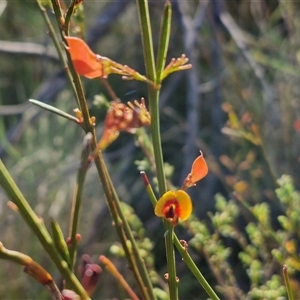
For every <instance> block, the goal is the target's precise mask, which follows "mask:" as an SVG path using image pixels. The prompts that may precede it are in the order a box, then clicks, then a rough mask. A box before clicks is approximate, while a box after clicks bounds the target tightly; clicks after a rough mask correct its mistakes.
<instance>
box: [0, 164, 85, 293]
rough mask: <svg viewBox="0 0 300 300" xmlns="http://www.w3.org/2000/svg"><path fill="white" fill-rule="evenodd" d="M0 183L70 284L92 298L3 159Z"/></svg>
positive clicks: (76, 290) (0, 165)
mask: <svg viewBox="0 0 300 300" xmlns="http://www.w3.org/2000/svg"><path fill="white" fill-rule="evenodd" d="M0 184H1V186H2V188H3V190H4V191H5V193H6V194H7V195H8V197H9V199H10V200H11V201H13V203H14V204H15V205H16V206H17V207H18V209H19V212H20V214H21V215H22V217H23V218H24V220H25V222H26V223H27V224H28V226H29V227H30V228H31V230H32V231H33V232H34V233H35V235H36V236H37V238H38V239H39V240H40V242H41V244H42V245H43V247H44V249H45V250H46V251H47V253H48V254H49V256H50V257H51V258H52V260H53V262H54V263H55V265H56V266H57V268H58V269H59V271H60V272H61V274H62V275H63V277H64V278H65V280H66V281H67V282H68V283H69V284H70V286H71V287H72V288H73V289H74V291H75V292H76V293H77V294H79V295H80V296H81V298H82V299H90V298H89V297H88V295H87V293H86V291H85V290H84V288H83V287H82V285H81V284H80V282H79V281H78V279H77V278H76V276H75V275H74V274H73V273H72V271H71V270H70V269H69V267H68V264H67V262H66V261H64V260H63V259H62V257H61V256H60V254H59V253H58V251H57V250H56V248H55V246H54V243H53V240H52V238H51V236H50V234H49V232H48V231H47V229H46V227H45V225H44V223H43V220H42V219H41V218H39V217H38V216H37V215H36V214H35V212H34V211H33V210H32V208H31V207H30V205H29V204H28V202H27V200H26V199H25V198H24V196H23V194H22V193H21V191H20V190H19V188H18V187H17V185H16V183H15V182H14V180H13V179H12V177H11V176H10V174H9V172H8V170H7V169H6V167H5V166H4V164H3V163H2V161H1V160H0Z"/></svg>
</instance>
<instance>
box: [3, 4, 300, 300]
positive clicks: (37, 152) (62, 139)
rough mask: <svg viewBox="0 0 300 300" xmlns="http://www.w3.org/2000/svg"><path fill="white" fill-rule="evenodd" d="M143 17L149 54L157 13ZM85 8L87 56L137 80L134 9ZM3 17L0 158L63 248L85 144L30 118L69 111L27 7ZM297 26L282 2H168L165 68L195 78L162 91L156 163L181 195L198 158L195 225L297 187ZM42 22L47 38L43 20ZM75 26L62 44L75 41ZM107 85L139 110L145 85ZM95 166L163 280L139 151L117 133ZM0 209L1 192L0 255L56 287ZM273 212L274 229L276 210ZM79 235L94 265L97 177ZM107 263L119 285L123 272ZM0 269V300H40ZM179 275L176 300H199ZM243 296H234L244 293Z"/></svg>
mask: <svg viewBox="0 0 300 300" xmlns="http://www.w3.org/2000/svg"><path fill="white" fill-rule="evenodd" d="M149 4H150V13H151V17H152V25H153V38H154V47H155V49H156V48H157V40H158V32H159V24H160V17H161V13H162V8H163V4H164V1H149ZM83 7H84V15H85V19H84V23H82V24H84V25H85V28H84V30H83V32H84V36H85V38H86V39H87V41H88V42H89V43H90V45H91V48H92V49H93V51H94V52H96V53H99V54H100V55H102V56H107V57H109V58H111V59H113V60H115V61H117V62H119V63H122V64H127V65H129V66H130V67H132V68H134V69H136V70H137V71H139V72H140V73H142V74H144V73H145V72H144V64H143V58H142V45H141V40H140V32H139V22H138V16H137V11H136V6H135V1H129V0H126V1H125V0H123V1H111V2H109V1H93V0H91V1H87V0H85V1H84V2H83ZM0 12H1V15H0V155H1V158H2V159H3V160H4V163H5V164H6V166H7V167H8V169H9V170H10V172H11V174H12V176H13V178H14V179H15V180H16V182H17V184H18V185H19V187H20V189H21V191H22V192H23V193H24V195H25V196H26V198H27V199H28V200H29V202H30V204H31V206H32V207H33V208H34V210H35V211H36V212H37V214H39V215H40V216H42V217H43V219H44V220H45V223H46V224H47V225H48V224H49V220H50V218H55V219H56V220H58V222H59V223H60V224H61V227H62V229H63V230H64V232H65V234H67V230H68V223H69V213H70V208H71V200H72V195H73V190H74V184H75V178H76V170H77V167H78V164H79V160H80V153H81V145H82V139H83V132H82V130H81V129H80V128H79V127H77V126H76V125H75V124H73V123H71V122H69V121H67V120H65V119H62V118H60V117H58V116H55V115H51V114H50V113H48V112H45V111H42V110H41V109H38V108H36V107H33V105H31V104H30V103H29V102H28V99H30V98H33V99H37V100H40V101H45V102H48V103H50V104H51V105H54V106H55V107H58V108H60V109H62V110H64V111H66V112H68V113H71V114H72V110H73V109H74V108H76V102H75V99H74V97H73V95H72V91H71V89H70V84H69V83H68V82H67V81H66V80H65V78H64V75H63V71H62V67H61V65H60V63H59V61H58V59H57V56H56V54H55V50H54V48H53V44H52V41H51V39H50V37H49V35H48V34H47V28H46V25H45V23H44V20H43V18H42V15H41V12H40V11H39V9H38V6H37V4H36V2H35V1H30V0H26V1H21V0H15V1H9V0H8V1H4V0H2V1H1V2H0ZM299 13H300V3H299V2H298V1H293V0H291V1H274V0H272V1H267V0H261V1H256V0H227V1H226V0H224V1H217V0H214V1H213V0H212V1H210V2H206V1H205V2H204V1H196V0H193V1H179V0H178V1H173V21H172V32H171V42H170V49H169V52H168V60H169V59H171V58H172V57H179V56H180V55H181V54H182V53H185V54H186V55H187V56H188V57H189V58H190V62H191V63H192V64H193V69H192V70H189V71H184V72H180V73H176V74H173V75H171V76H170V77H169V78H167V79H166V80H165V82H164V84H163V88H162V92H161V130H162V143H163V151H164V159H165V161H166V162H167V163H168V164H169V165H170V166H172V167H173V169H172V170H171V171H172V172H171V173H172V174H171V175H170V178H171V180H172V182H173V184H174V185H175V186H178V187H180V185H181V183H182V180H183V179H184V178H185V176H186V174H187V173H188V172H189V169H190V166H191V163H192V161H193V160H194V158H195V157H196V156H197V151H198V150H199V149H201V150H202V151H203V152H204V155H205V157H206V158H207V160H208V164H209V167H210V174H209V176H208V177H207V178H206V179H204V180H203V181H201V183H199V184H198V185H197V187H195V188H193V189H192V190H191V196H192V198H193V200H194V206H195V213H196V214H197V215H198V216H199V217H201V218H202V219H206V218H207V212H208V211H211V210H214V197H215V195H216V193H221V194H223V195H224V196H225V197H226V198H228V197H230V195H231V194H232V193H233V192H239V193H241V194H242V195H243V196H244V197H245V199H247V201H248V202H249V203H251V204H255V203H261V202H263V201H266V202H268V203H271V204H272V203H275V200H274V199H275V198H276V197H275V194H274V188H275V186H276V184H275V181H274V179H277V178H279V177H280V176H281V175H282V174H289V175H291V176H292V178H293V179H294V183H295V185H296V187H297V188H299V186H300V184H299V177H300V176H299V174H300V172H299V170H300V168H299V162H300V153H299V149H300V148H299V146H300V139H299V135H300V102H299V94H300V85H299V77H300V68H299V60H300V52H299V44H300V39H299V36H300V22H299ZM48 14H49V16H50V19H51V20H52V21H53V24H55V19H54V15H53V14H52V12H51V10H50V9H48ZM79 17H80V16H79ZM79 17H78V20H79ZM78 20H77V22H74V24H73V25H74V26H73V27H72V35H76V34H77V32H78V30H79V29H80V28H79V27H78V26H79V25H80V24H81V23H80V22H78ZM55 28H56V25H55ZM56 29H57V28H56ZM39 47H41V49H40V48H39ZM108 81H109V83H110V84H111V86H112V88H113V89H114V91H115V93H116V94H117V96H118V97H119V98H120V99H121V100H122V101H124V102H126V101H130V100H134V99H140V97H145V98H146V100H147V90H146V86H145V84H143V83H139V82H134V81H122V79H121V78H120V77H118V76H115V75H112V76H110V77H109V80H108ZM83 82H84V84H85V91H86V96H87V99H88V101H89V103H90V109H91V112H92V115H95V116H96V118H97V132H98V136H99V137H101V133H102V129H103V120H104V117H105V110H104V108H103V107H101V106H99V105H98V103H97V101H94V100H95V95H101V97H105V98H107V99H108V100H111V99H110V96H109V94H108V93H107V91H106V90H105V88H104V87H103V85H102V84H101V82H100V81H98V80H86V79H83ZM224 128H225V129H224ZM247 134H248V135H247ZM255 137H256V138H258V139H259V142H258V143H257V145H255V143H256V142H257V140H255ZM105 158H106V161H107V164H108V168H109V171H110V173H111V174H112V178H113V181H114V183H115V185H116V187H117V191H118V193H119V195H120V198H121V199H122V200H124V201H125V202H128V203H130V204H131V205H132V206H133V207H134V209H135V210H136V212H137V214H138V216H139V217H140V218H141V220H142V221H143V223H144V224H145V227H146V232H147V235H148V236H149V237H150V238H151V239H152V240H153V241H154V243H155V246H154V255H155V258H156V265H157V269H158V271H159V273H160V274H164V272H165V266H164V252H163V231H162V229H160V224H159V221H158V220H157V218H154V217H153V211H152V207H151V204H150V201H149V200H148V197H147V194H146V193H145V191H144V188H143V184H142V181H141V179H140V177H139V170H138V166H137V163H136V161H139V163H138V165H143V163H144V165H145V168H146V170H147V163H146V162H141V161H142V160H143V153H142V151H141V150H140V149H139V148H138V147H137V146H136V144H135V141H134V137H133V136H131V135H129V134H127V133H122V134H121V137H120V138H119V139H118V140H117V141H116V142H114V143H113V144H112V145H111V146H110V147H109V148H108V149H107V150H106V151H105ZM7 200H8V199H7V198H6V196H5V195H4V193H3V191H2V190H1V189H0V241H1V242H2V243H3V244H4V245H5V246H6V247H7V248H9V249H14V250H18V251H22V252H24V253H26V254H28V255H30V256H32V257H33V258H35V259H36V260H37V261H38V262H39V263H41V264H42V265H43V266H44V267H45V268H46V269H47V270H49V271H50V272H52V274H53V275H54V277H56V278H58V279H59V275H58V274H57V273H56V271H55V268H54V266H53V265H52V264H51V263H50V262H49V260H48V258H47V256H46V255H45V253H44V251H43V250H42V248H41V247H40V245H39V244H38V243H37V239H36V238H35V237H34V236H33V234H32V233H31V232H30V231H29V229H28V228H26V226H25V225H24V222H23V220H22V219H21V218H20V216H19V215H18V214H17V213H16V212H14V211H12V210H10V209H9V208H8V207H7V205H6V202H7ZM272 207H273V209H274V216H275V215H276V211H277V209H278V207H277V206H276V205H273V204H272ZM275 223H276V220H275ZM240 225H241V226H242V224H240ZM80 226H81V230H80V232H81V234H82V236H83V239H82V243H81V246H82V248H81V253H88V254H89V255H91V256H92V258H93V259H94V261H97V260H98V256H99V255H100V254H107V253H108V251H109V248H110V246H111V245H112V243H114V242H115V241H116V240H117V238H116V236H115V232H114V229H113V227H112V226H111V220H110V218H109V216H108V213H107V211H106V210H105V202H104V200H103V193H102V189H101V186H100V183H99V180H98V177H97V174H96V170H95V168H94V167H91V169H90V170H89V172H88V176H87V180H86V188H85V192H84V205H83V210H82V214H81V224H80ZM157 230H161V236H158V234H157ZM182 234H184V233H182ZM191 251H192V250H191ZM194 255H195V259H196V261H197V262H198V263H199V265H200V266H201V264H204V268H206V265H205V263H204V262H203V261H202V260H201V259H200V258H197V254H196V253H194ZM116 263H117V265H118V266H119V267H120V270H121V271H123V272H128V270H126V263H124V261H123V260H121V259H120V260H116ZM0 264H1V267H0V298H1V299H47V297H48V295H47V293H46V292H45V291H44V290H43V287H41V286H39V284H37V283H35V282H34V281H33V280H32V279H31V278H28V276H27V275H25V274H23V273H22V270H21V268H20V267H19V266H17V265H14V264H12V263H9V262H5V261H0ZM179 265H180V264H179ZM186 272H187V271H186V270H185V269H184V268H183V267H181V265H180V267H179V277H180V278H181V280H182V286H183V287H182V289H181V293H182V294H181V299H200V298H199V297H200V296H199V297H198V296H197V295H201V293H202V292H203V291H202V289H201V287H198V286H197V285H195V286H194V285H193V284H190V283H189V282H188V283H184V282H186V280H184V277H185V276H186ZM204 275H206V274H204ZM208 276H210V275H208ZM129 277H130V276H129ZM130 280H131V279H130V278H129V281H130ZM247 284H248V283H247V282H245V283H244V284H242V286H243V288H245V289H246V290H247V288H248V287H247ZM115 296H117V297H120V298H122V294H121V292H120V294H119V295H116V289H115V286H114V281H113V279H111V278H110V276H109V275H107V274H103V278H102V279H101V282H100V285H99V291H98V292H97V294H96V296H95V299H110V298H113V297H115Z"/></svg>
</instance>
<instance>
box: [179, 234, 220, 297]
mask: <svg viewBox="0 0 300 300" xmlns="http://www.w3.org/2000/svg"><path fill="white" fill-rule="evenodd" d="M174 244H175V246H176V248H177V250H178V252H179V253H180V255H181V257H182V258H183V260H184V262H185V263H186V264H187V266H188V267H189V269H190V270H191V272H192V273H193V274H194V276H195V278H196V279H197V280H198V282H199V283H200V284H201V286H202V287H203V288H204V289H205V291H206V293H207V294H208V295H209V297H210V298H211V299H212V300H220V298H219V297H218V296H217V294H216V293H215V291H214V290H213V289H212V287H211V286H210V285H209V284H208V282H207V281H206V279H205V278H204V276H203V275H202V273H201V272H200V270H199V269H198V267H197V266H196V265H195V263H194V261H193V259H192V258H191V256H190V255H189V254H188V252H187V251H186V249H184V247H182V245H181V243H180V241H179V239H178V238H177V236H174Z"/></svg>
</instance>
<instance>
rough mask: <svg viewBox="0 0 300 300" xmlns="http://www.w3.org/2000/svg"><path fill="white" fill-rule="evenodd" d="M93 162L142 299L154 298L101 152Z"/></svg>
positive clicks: (144, 267) (145, 270)
mask: <svg viewBox="0 0 300 300" xmlns="http://www.w3.org/2000/svg"><path fill="white" fill-rule="evenodd" d="M95 164H96V167H97V170H98V174H99V177H100V179H101V182H102V184H103V189H104V193H105V195H106V200H107V204H108V207H109V209H110V212H111V214H112V217H113V220H114V222H115V225H116V229H117V233H118V235H119V237H120V240H121V243H122V246H123V249H124V251H125V253H126V257H127V258H128V261H129V263H130V265H131V267H132V268H133V271H134V272H133V274H134V275H135V277H136V280H137V283H138V284H139V287H140V290H141V293H142V295H143V297H142V299H149V300H152V299H156V297H155V295H154V293H153V287H152V284H151V281H150V279H149V276H148V272H147V269H146V266H145V263H144V261H143V259H142V258H141V256H140V253H139V249H138V247H137V244H136V242H135V239H134V237H133V235H132V231H131V229H130V227H129V224H128V222H127V220H126V218H125V216H124V214H123V212H122V209H121V207H120V200H119V199H118V196H117V193H116V191H115V189H114V186H113V184H112V182H111V179H110V177H109V174H108V172H107V169H106V166H105V164H104V160H103V157H102V155H101V153H99V156H97V157H96V158H95ZM127 241H130V245H128V243H127Z"/></svg>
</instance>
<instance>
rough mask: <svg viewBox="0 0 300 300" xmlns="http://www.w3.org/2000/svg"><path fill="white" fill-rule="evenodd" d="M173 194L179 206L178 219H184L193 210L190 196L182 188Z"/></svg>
mask: <svg viewBox="0 0 300 300" xmlns="http://www.w3.org/2000/svg"><path fill="white" fill-rule="evenodd" d="M175 194H176V199H177V200H178V203H179V207H180V213H179V219H180V220H182V221H185V220H186V219H188V218H189V217H190V215H191V213H192V210H193V205H192V201H191V198H190V196H189V195H188V194H187V193H186V192H185V191H182V190H179V191H177V192H176V193H175Z"/></svg>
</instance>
